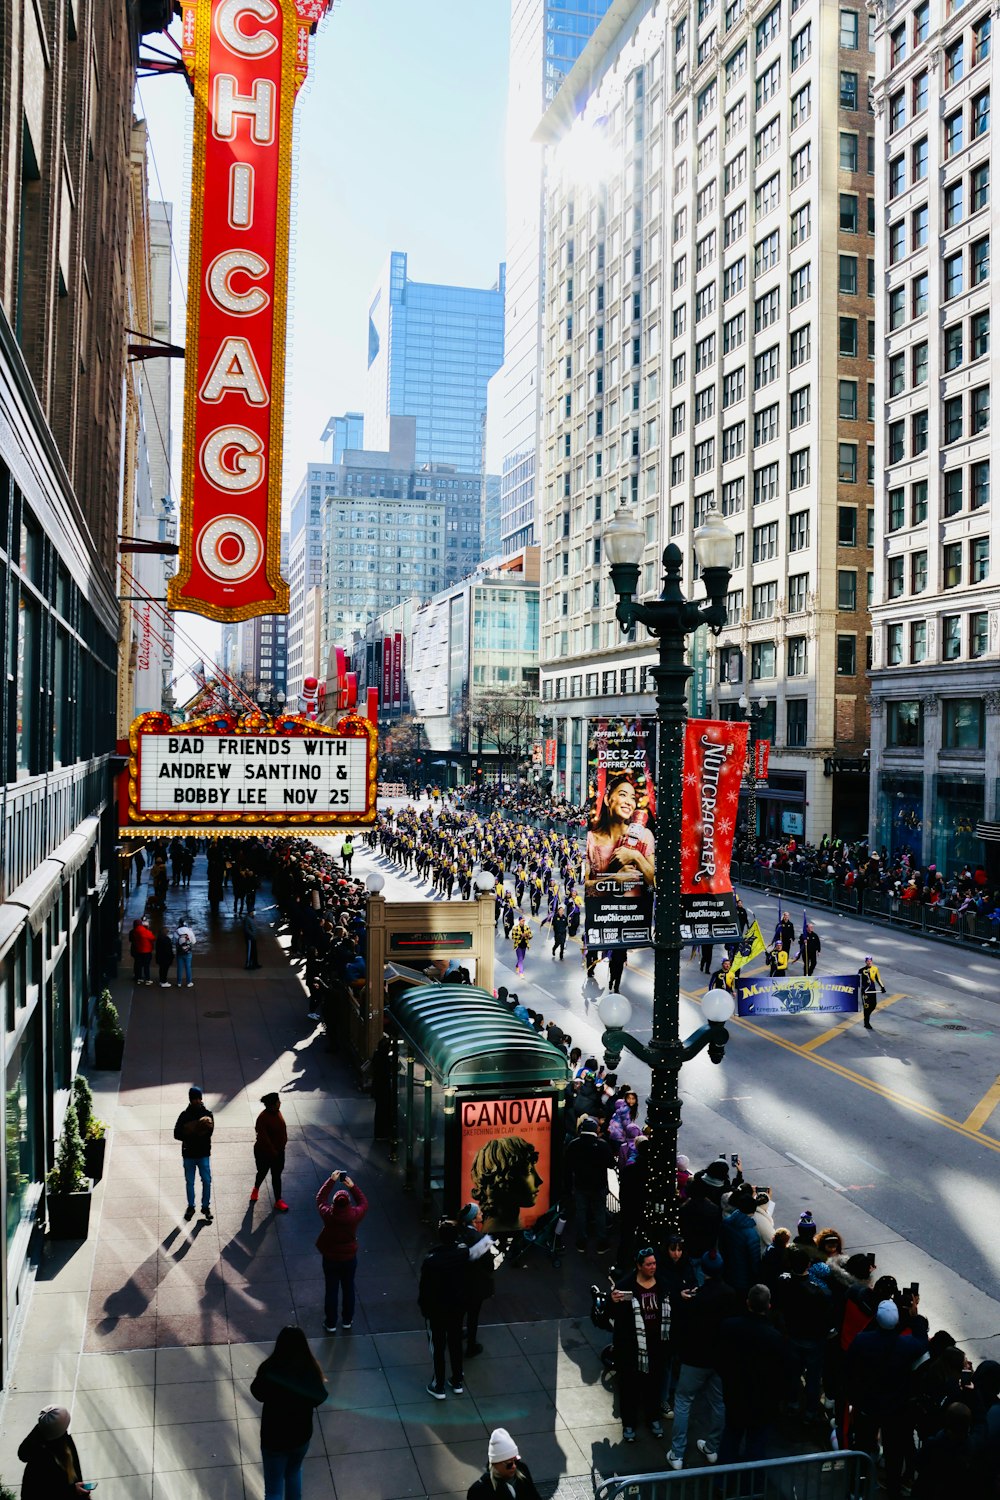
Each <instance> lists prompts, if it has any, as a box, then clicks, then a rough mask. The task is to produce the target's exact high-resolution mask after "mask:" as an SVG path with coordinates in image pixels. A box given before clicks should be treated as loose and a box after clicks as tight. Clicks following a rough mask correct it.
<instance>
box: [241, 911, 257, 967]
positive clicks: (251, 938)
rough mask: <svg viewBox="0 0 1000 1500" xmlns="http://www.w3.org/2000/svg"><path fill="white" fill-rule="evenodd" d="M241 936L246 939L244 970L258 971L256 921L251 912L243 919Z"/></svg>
mask: <svg viewBox="0 0 1000 1500" xmlns="http://www.w3.org/2000/svg"><path fill="white" fill-rule="evenodd" d="M243 936H244V938H245V939H246V945H247V954H246V962H245V963H244V965H243V967H244V969H259V968H260V967H261V963H260V959H259V958H258V957H257V919H256V917H255V916H254V914H253V912H252V911H248V912H247V914H246V916H245V917H244V918H243Z"/></svg>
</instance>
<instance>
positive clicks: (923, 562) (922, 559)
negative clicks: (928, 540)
mask: <svg viewBox="0 0 1000 1500" xmlns="http://www.w3.org/2000/svg"><path fill="white" fill-rule="evenodd" d="M926 588H927V551H926V549H925V548H921V550H920V551H919V552H913V553H911V554H910V592H911V593H914V594H922V593H924V592H925V590H926Z"/></svg>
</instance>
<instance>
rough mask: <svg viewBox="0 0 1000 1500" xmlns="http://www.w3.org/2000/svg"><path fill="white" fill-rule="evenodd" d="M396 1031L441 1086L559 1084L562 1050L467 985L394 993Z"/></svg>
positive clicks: (563, 1077)
mask: <svg viewBox="0 0 1000 1500" xmlns="http://www.w3.org/2000/svg"><path fill="white" fill-rule="evenodd" d="M390 1009H391V1013H392V1019H393V1023H394V1025H395V1027H396V1030H397V1031H398V1032H399V1033H400V1034H401V1035H402V1036H403V1037H405V1039H406V1040H407V1041H408V1042H409V1043H410V1045H411V1046H412V1047H413V1049H414V1051H415V1052H416V1054H417V1055H418V1057H419V1059H420V1061H421V1062H422V1063H424V1064H425V1066H427V1067H428V1068H430V1069H431V1071H432V1072H433V1073H434V1074H435V1075H436V1076H437V1077H438V1078H439V1079H440V1080H441V1082H442V1083H443V1084H445V1085H446V1086H455V1087H461V1086H463V1085H464V1086H466V1087H469V1086H472V1085H479V1086H482V1085H486V1086H493V1087H501V1086H503V1085H506V1084H510V1083H517V1084H523V1083H527V1082H534V1083H547V1082H549V1081H552V1082H555V1083H565V1082H566V1081H567V1079H568V1078H569V1077H570V1066H569V1062H568V1061H567V1058H566V1054H565V1053H564V1052H561V1051H560V1050H559V1048H558V1047H554V1046H553V1045H552V1043H551V1042H550V1041H548V1040H547V1038H545V1037H544V1036H540V1035H539V1033H538V1032H537V1031H535V1030H534V1028H533V1027H531V1026H528V1025H526V1023H525V1022H524V1021H519V1020H518V1019H517V1017H516V1016H514V1015H512V1014H511V1012H510V1011H509V1010H508V1009H507V1006H506V1005H505V1004H504V1003H503V1001H502V1000H498V999H497V998H496V996H495V995H491V994H490V992H489V991H488V990H483V989H479V988H478V986H476V985H470V984H430V985H424V986H422V987H420V988H418V989H411V990H406V991H405V992H404V993H403V994H400V995H394V996H393V997H392V1001H391V1004H390Z"/></svg>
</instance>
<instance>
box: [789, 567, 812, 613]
mask: <svg viewBox="0 0 1000 1500" xmlns="http://www.w3.org/2000/svg"><path fill="white" fill-rule="evenodd" d="M808 596H809V574H808V573H794V574H793V575H792V577H791V578H789V580H788V613H789V614H790V615H801V614H804V613H805V610H806V603H807V601H808Z"/></svg>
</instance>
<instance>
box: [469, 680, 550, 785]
mask: <svg viewBox="0 0 1000 1500" xmlns="http://www.w3.org/2000/svg"><path fill="white" fill-rule="evenodd" d="M471 722H472V732H473V734H474V735H475V736H476V740H477V743H478V746H479V749H480V752H481V751H482V747H483V743H484V742H485V743H486V745H487V748H490V747H492V748H494V749H495V750H496V756H497V777H498V780H500V781H502V780H503V765H504V761H505V760H509V761H511V762H512V764H513V765H514V766H515V767H517V766H518V765H519V764H520V762H521V760H522V759H523V758H524V756H525V755H527V753H528V750H529V747H530V746H531V743H532V740H533V739H534V737H535V735H536V734H537V730H538V694H537V692H536V691H535V689H534V688H533V687H531V686H530V685H529V684H521V685H519V686H516V687H510V688H499V687H498V688H487V689H486V690H485V691H484V692H482V693H476V694H475V695H474V697H473V700H472V709H471Z"/></svg>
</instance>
